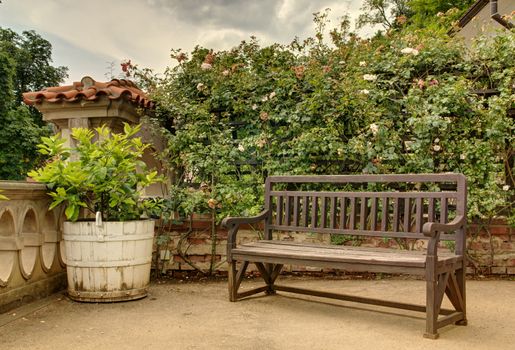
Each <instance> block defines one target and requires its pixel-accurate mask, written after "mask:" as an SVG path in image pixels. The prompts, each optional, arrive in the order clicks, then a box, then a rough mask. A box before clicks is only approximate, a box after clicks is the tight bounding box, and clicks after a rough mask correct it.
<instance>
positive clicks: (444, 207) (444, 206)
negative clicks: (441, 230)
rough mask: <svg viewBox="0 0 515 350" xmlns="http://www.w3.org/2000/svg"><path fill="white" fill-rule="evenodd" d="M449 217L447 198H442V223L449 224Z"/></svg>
mask: <svg viewBox="0 0 515 350" xmlns="http://www.w3.org/2000/svg"><path fill="white" fill-rule="evenodd" d="M447 215H448V213H447V198H446V197H442V200H441V202H440V223H442V224H446V223H447Z"/></svg>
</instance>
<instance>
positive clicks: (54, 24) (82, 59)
mask: <svg viewBox="0 0 515 350" xmlns="http://www.w3.org/2000/svg"><path fill="white" fill-rule="evenodd" d="M361 3H362V1H360V0H84V1H81V0H79V1H76V0H2V3H1V4H0V26H2V27H4V28H5V27H7V28H11V29H13V30H15V31H17V32H21V31H22V30H35V31H36V32H37V33H39V34H40V35H42V36H43V37H44V38H45V39H47V40H49V41H50V42H51V43H52V46H53V48H54V50H53V52H54V57H53V58H54V64H55V65H63V66H67V67H68V68H69V75H70V77H69V79H68V80H67V82H72V81H78V80H80V79H81V78H82V77H83V76H85V75H90V76H92V77H93V78H94V79H96V80H105V79H106V74H107V72H108V71H109V69H108V66H109V62H113V61H114V62H115V63H116V72H119V63H120V61H122V60H125V59H131V60H132V62H134V63H137V64H138V65H139V66H140V67H150V68H153V69H154V70H155V71H156V72H161V71H163V69H164V68H165V67H166V66H168V65H171V64H173V62H172V61H171V59H170V49H171V48H175V49H177V48H181V49H183V50H184V51H186V52H189V51H191V50H192V49H193V48H194V47H195V46H196V45H201V46H204V47H209V48H213V49H215V50H220V49H228V48H230V47H232V46H235V45H237V44H238V43H239V42H240V41H241V40H246V39H248V38H249V37H250V36H251V35H255V36H256V37H257V38H258V39H259V40H260V42H261V43H262V44H269V43H272V42H279V43H289V42H290V41H291V40H292V39H293V38H294V37H295V36H299V37H300V38H305V37H307V36H310V35H312V34H313V24H312V18H313V13H314V12H317V11H321V10H323V9H326V8H331V12H330V19H331V21H332V23H334V24H335V25H336V23H338V18H340V17H341V16H342V15H344V14H349V16H351V18H356V17H357V15H358V13H359V9H360V7H361ZM371 31H372V30H371V29H368V32H371ZM366 32H367V30H366V29H365V33H364V34H366Z"/></svg>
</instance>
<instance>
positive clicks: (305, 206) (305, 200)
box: [302, 196, 309, 227]
mask: <svg viewBox="0 0 515 350" xmlns="http://www.w3.org/2000/svg"><path fill="white" fill-rule="evenodd" d="M308 209H309V197H307V196H304V197H302V227H308Z"/></svg>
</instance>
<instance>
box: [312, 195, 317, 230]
mask: <svg viewBox="0 0 515 350" xmlns="http://www.w3.org/2000/svg"><path fill="white" fill-rule="evenodd" d="M312 198H313V199H312V201H311V228H317V226H318V197H317V196H313V197H312Z"/></svg>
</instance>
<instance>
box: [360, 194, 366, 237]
mask: <svg viewBox="0 0 515 350" xmlns="http://www.w3.org/2000/svg"><path fill="white" fill-rule="evenodd" d="M360 202H361V203H360V210H359V228H360V229H361V230H366V229H367V227H366V222H367V198H366V197H364V198H361V200H360Z"/></svg>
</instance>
